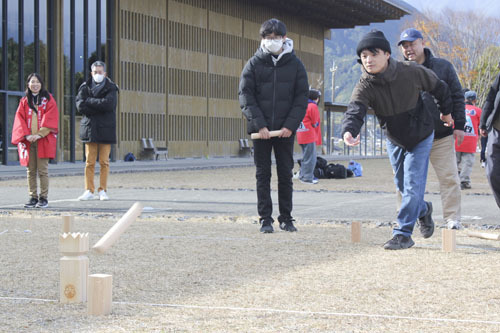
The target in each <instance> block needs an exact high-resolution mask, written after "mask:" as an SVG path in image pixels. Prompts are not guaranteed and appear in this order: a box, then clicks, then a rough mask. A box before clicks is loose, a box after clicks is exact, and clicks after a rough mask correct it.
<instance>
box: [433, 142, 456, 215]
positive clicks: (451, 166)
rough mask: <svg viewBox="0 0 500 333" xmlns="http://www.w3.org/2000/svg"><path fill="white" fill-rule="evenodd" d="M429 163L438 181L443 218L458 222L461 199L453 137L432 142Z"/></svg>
mask: <svg viewBox="0 0 500 333" xmlns="http://www.w3.org/2000/svg"><path fill="white" fill-rule="evenodd" d="M430 161H431V164H432V167H433V168H434V172H435V173H436V176H437V178H438V180H439V191H440V193H441V204H442V206H443V218H444V220H445V221H448V220H454V221H460V219H461V217H462V216H461V207H462V202H461V200H462V197H461V192H460V179H459V178H458V169H457V158H456V153H455V139H454V138H453V135H448V136H447V137H444V138H442V139H437V140H434V143H433V144H432V150H431V158H430Z"/></svg>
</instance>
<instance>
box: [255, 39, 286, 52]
mask: <svg viewBox="0 0 500 333" xmlns="http://www.w3.org/2000/svg"><path fill="white" fill-rule="evenodd" d="M260 46H261V47H262V48H263V49H266V50H268V51H269V52H271V53H273V54H277V53H279V51H280V50H281V48H282V47H283V39H263V40H262V41H261V42H260Z"/></svg>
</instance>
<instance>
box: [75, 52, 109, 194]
mask: <svg viewBox="0 0 500 333" xmlns="http://www.w3.org/2000/svg"><path fill="white" fill-rule="evenodd" d="M91 70H92V77H91V78H90V79H89V80H88V81H87V82H84V83H82V85H81V86H80V88H79V89H78V95H77V96H76V108H77V109H78V111H79V112H80V113H81V114H82V115H83V118H82V121H81V123H80V139H81V140H82V142H84V143H85V159H86V164H85V192H84V193H83V194H82V195H81V196H80V197H78V200H93V199H100V200H109V197H108V195H107V193H106V192H107V182H108V174H109V153H110V152H111V144H113V143H116V104H117V95H118V87H117V86H116V84H115V83H113V81H111V80H110V79H109V78H107V77H106V65H105V64H104V63H103V62H102V61H96V62H94V63H93V64H92V66H91ZM98 155H99V164H100V166H101V169H100V177H99V179H100V184H99V188H98V190H97V194H98V196H94V190H95V187H94V169H95V162H96V159H97V156H98Z"/></svg>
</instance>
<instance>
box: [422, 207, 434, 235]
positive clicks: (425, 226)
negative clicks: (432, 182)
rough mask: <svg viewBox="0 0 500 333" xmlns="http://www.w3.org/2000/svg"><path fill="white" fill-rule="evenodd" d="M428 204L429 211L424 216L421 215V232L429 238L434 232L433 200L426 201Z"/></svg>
mask: <svg viewBox="0 0 500 333" xmlns="http://www.w3.org/2000/svg"><path fill="white" fill-rule="evenodd" d="M425 204H426V205H427V213H426V214H425V215H424V216H423V217H419V218H418V221H419V222H420V233H421V234H422V237H424V238H429V237H431V236H432V234H433V233H434V221H433V220H432V202H429V201H427V202H425Z"/></svg>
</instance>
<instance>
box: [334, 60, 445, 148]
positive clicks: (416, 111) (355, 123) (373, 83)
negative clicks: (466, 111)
mask: <svg viewBox="0 0 500 333" xmlns="http://www.w3.org/2000/svg"><path fill="white" fill-rule="evenodd" d="M362 68H363V67H362ZM422 91H427V92H429V93H431V94H432V95H434V96H435V97H436V98H437V100H438V103H439V105H440V110H441V113H443V114H445V115H446V114H450V113H451V109H452V102H451V98H450V90H449V89H448V86H447V85H446V83H444V82H443V81H441V80H439V78H438V77H437V76H436V74H434V72H432V71H431V70H429V69H427V68H425V67H424V66H421V65H418V64H416V63H414V62H409V61H404V62H401V61H397V60H394V59H393V58H389V65H388V67H387V69H386V70H385V71H384V72H383V73H379V74H375V75H372V74H369V73H367V72H366V71H365V70H364V68H363V74H362V75H361V78H360V80H359V82H358V83H357V84H356V87H355V88H354V91H353V93H352V96H351V101H350V103H349V105H348V107H347V111H346V112H345V114H344V120H343V124H342V135H343V134H344V133H345V132H351V134H352V135H353V136H354V137H356V136H357V135H358V134H359V131H360V130H361V127H362V126H363V123H364V118H365V116H366V112H367V110H368V108H369V107H371V108H372V109H373V110H374V112H375V115H376V116H377V118H378V120H379V122H380V126H381V127H382V128H383V129H384V130H385V132H386V135H387V137H388V138H389V140H391V142H392V143H394V144H395V145H397V146H400V147H402V148H405V149H407V150H412V149H413V148H414V147H415V146H416V145H417V144H418V143H419V142H420V141H422V140H424V139H425V138H427V137H428V136H429V135H430V134H431V133H432V132H433V131H434V122H433V117H432V114H431V111H430V110H428V109H427V108H426V107H424V103H423V101H422V97H421V94H420V93H421V92H422Z"/></svg>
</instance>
